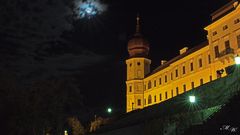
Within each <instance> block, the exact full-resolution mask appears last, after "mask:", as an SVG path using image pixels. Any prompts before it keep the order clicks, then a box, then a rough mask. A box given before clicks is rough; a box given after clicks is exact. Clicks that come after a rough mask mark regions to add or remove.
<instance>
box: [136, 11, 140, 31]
mask: <svg viewBox="0 0 240 135" xmlns="http://www.w3.org/2000/svg"><path fill="white" fill-rule="evenodd" d="M136 20H137V24H136V34H139V33H140V17H139V14H137V18H136Z"/></svg>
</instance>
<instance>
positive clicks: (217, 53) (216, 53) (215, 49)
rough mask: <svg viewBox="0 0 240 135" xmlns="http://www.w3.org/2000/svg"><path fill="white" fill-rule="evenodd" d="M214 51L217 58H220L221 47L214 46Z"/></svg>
mask: <svg viewBox="0 0 240 135" xmlns="http://www.w3.org/2000/svg"><path fill="white" fill-rule="evenodd" d="M214 52H215V58H218V57H219V48H218V46H215V47H214Z"/></svg>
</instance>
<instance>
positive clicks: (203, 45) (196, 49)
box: [145, 41, 209, 78]
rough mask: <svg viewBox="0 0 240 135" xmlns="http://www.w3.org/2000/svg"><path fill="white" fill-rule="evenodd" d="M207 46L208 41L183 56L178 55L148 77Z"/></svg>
mask: <svg viewBox="0 0 240 135" xmlns="http://www.w3.org/2000/svg"><path fill="white" fill-rule="evenodd" d="M207 45H209V43H208V41H204V42H202V43H200V44H198V45H197V46H195V47H193V48H191V49H189V50H188V51H187V52H185V53H183V54H181V55H178V56H176V57H174V58H172V59H171V60H169V61H167V62H166V63H164V64H163V65H160V66H159V67H157V68H156V69H154V70H153V71H152V72H151V73H150V74H148V75H147V76H146V77H149V76H151V75H153V74H154V73H157V72H159V71H161V70H163V69H165V68H167V67H169V65H170V64H172V63H174V62H176V61H178V60H179V59H182V58H184V57H186V56H188V55H190V54H192V53H194V52H196V51H198V50H199V49H201V48H203V47H205V46H207ZM146 77H145V78H146Z"/></svg>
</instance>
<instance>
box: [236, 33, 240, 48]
mask: <svg viewBox="0 0 240 135" xmlns="http://www.w3.org/2000/svg"><path fill="white" fill-rule="evenodd" d="M237 44H238V48H240V35H238V36H237Z"/></svg>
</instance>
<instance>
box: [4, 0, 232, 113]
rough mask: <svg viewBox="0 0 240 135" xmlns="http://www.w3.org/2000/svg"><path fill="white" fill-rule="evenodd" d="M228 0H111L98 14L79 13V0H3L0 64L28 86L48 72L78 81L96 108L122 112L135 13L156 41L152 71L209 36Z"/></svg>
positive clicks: (94, 110)
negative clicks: (213, 18)
mask: <svg viewBox="0 0 240 135" xmlns="http://www.w3.org/2000/svg"><path fill="white" fill-rule="evenodd" d="M69 1H70V2H69ZM228 1H229V0H195V1H193V0H172V1H167V0H165V1H157V0H151V1H149V0H148V1H147V0H145V1H144V0H141V1H140V0H131V1H130V0H118V1H117V0H112V1H110V0H105V1H101V2H102V3H103V4H106V5H107V9H106V11H105V12H103V13H101V14H99V15H96V16H94V17H92V18H77V17H76V15H74V13H73V11H72V6H73V3H74V2H73V0H72V1H71V0H68V2H66V0H57V1H56V0H32V1H27V0H25V1H24V0H23V1H20V0H8V1H3V2H0V5H1V6H0V16H1V17H0V40H1V43H0V69H1V71H2V72H13V73H15V74H16V75H17V76H18V78H21V79H20V83H22V84H24V85H28V84H30V83H31V82H33V81H38V80H42V79H49V78H65V79H68V80H74V81H73V83H74V85H76V86H77V87H78V88H79V89H80V91H81V92H80V93H81V94H82V97H83V101H84V105H85V106H86V108H87V109H88V110H89V111H90V112H91V113H100V112H103V111H105V109H106V107H108V106H110V107H113V109H114V110H115V111H116V112H124V111H125V78H126V66H125V60H126V59H127V58H128V54H127V42H128V40H129V39H131V37H132V35H133V34H134V32H135V24H136V15H137V14H138V13H139V15H140V18H141V32H142V34H143V35H144V37H146V39H148V41H149V43H150V53H149V54H150V59H151V60H152V66H151V69H152V70H153V69H154V68H156V67H157V66H159V65H160V61H161V60H170V59H171V58H173V57H175V56H177V55H178V53H179V52H178V51H179V49H181V48H183V47H185V46H187V47H189V48H191V47H193V46H196V45H198V44H199V43H201V42H203V41H205V40H206V34H207V33H206V32H205V31H204V30H203V28H204V27H205V26H207V25H208V24H210V23H211V19H210V14H211V13H212V12H214V11H215V10H216V9H218V8H220V7H221V6H223V5H224V4H226V3H227V2H228ZM64 2H65V3H64ZM71 2H72V3H71ZM66 3H67V4H66ZM6 5H7V6H6ZM68 6H69V7H68Z"/></svg>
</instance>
